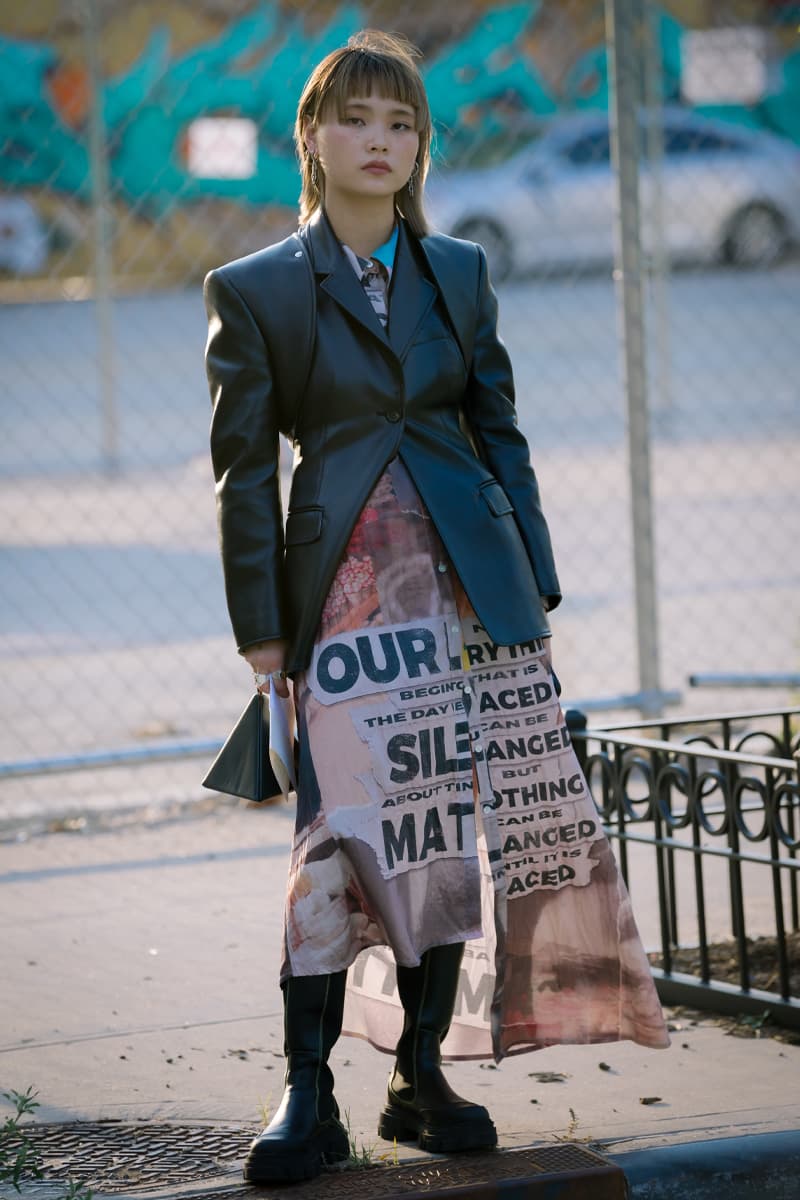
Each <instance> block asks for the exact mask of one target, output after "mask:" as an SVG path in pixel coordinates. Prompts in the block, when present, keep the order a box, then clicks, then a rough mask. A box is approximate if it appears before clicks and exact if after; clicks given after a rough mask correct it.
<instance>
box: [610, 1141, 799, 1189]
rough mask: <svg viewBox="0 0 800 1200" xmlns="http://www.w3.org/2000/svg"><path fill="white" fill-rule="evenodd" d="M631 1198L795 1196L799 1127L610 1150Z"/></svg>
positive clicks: (797, 1178)
mask: <svg viewBox="0 0 800 1200" xmlns="http://www.w3.org/2000/svg"><path fill="white" fill-rule="evenodd" d="M603 1152H604V1153H605V1154H606V1155H607V1157H608V1158H609V1159H610V1160H611V1161H612V1162H614V1163H616V1164H617V1166H619V1167H621V1168H622V1170H623V1172H624V1173H625V1178H626V1179H627V1180H628V1184H629V1186H630V1194H631V1198H632V1200H640V1198H641V1200H645V1197H646V1200H751V1198H752V1200H756V1198H758V1200H797V1198H798V1196H800V1129H787V1130H780V1131H778V1132H775V1133H757V1134H739V1135H734V1136H732V1137H725V1138H713V1139H711V1140H710V1141H695V1142H681V1143H678V1144H677V1145H673V1146H657V1147H651V1148H650V1149H647V1150H633V1151H630V1152H627V1153H623V1154H614V1153H613V1152H612V1151H611V1149H610V1147H609V1146H604V1147H603Z"/></svg>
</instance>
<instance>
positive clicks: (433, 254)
mask: <svg viewBox="0 0 800 1200" xmlns="http://www.w3.org/2000/svg"><path fill="white" fill-rule="evenodd" d="M417 245H418V246H419V247H420V249H421V250H422V252H423V254H424V255H425V258H426V260H427V263H428V266H429V267H430V269H431V271H432V273H433V277H434V279H435V280H436V282H437V284H438V285H439V292H440V294H441V297H442V301H443V303H444V306H445V308H446V310H447V315H448V317H449V318H450V323H451V325H452V327H453V330H454V332H455V335H456V337H457V338H458V344H459V346H460V347H461V353H462V355H463V357H464V363H465V364H466V367H467V370H469V369H470V366H471V364H472V350H473V344H474V341H475V313H476V292H475V282H474V281H473V280H472V279H465V278H464V270H463V266H462V264H461V263H460V262H459V261H458V260H457V259H456V257H455V256H454V255H452V254H450V253H448V245H447V240H446V239H444V238H437V237H423V238H419V239H418V240H417ZM475 261H476V263H477V259H476V260H475Z"/></svg>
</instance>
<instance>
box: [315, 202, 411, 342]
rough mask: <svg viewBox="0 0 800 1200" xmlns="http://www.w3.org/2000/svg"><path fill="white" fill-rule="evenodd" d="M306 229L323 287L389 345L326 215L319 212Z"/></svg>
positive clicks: (368, 330)
mask: <svg viewBox="0 0 800 1200" xmlns="http://www.w3.org/2000/svg"><path fill="white" fill-rule="evenodd" d="M307 229H308V238H309V242H310V245H311V253H312V258H313V262H314V272H315V274H316V275H317V277H320V276H321V277H322V278H320V287H321V288H322V289H323V291H325V292H327V293H328V295H329V296H332V297H333V299H334V300H335V301H336V303H337V304H339V305H341V307H342V308H343V309H345V311H346V312H347V313H349V315H350V316H351V317H353V318H354V319H355V320H356V321H358V322H359V324H360V325H361V326H363V328H364V329H365V330H366V331H367V333H371V334H372V336H373V337H376V338H377V339H378V341H379V342H381V344H382V345H384V346H388V345H389V339H388V338H387V336H386V331H385V330H384V328H383V326H382V325H381V323H380V321H379V320H378V317H377V314H376V312H375V309H374V308H373V307H372V305H371V304H370V302H369V297H368V296H367V294H366V292H365V291H364V289H363V287H362V286H361V282H360V280H359V279H358V277H357V275H356V273H355V271H354V270H353V268H352V267H351V266H350V263H349V262H348V261H347V258H346V256H345V254H344V251H343V250H342V248H341V246H340V245H339V241H338V239H337V237H336V234H335V233H334V232H333V229H332V228H331V225H330V222H329V221H328V218H327V216H326V215H325V213H324V212H322V211H321V210H318V211H317V212H316V213H315V214H314V216H313V217H312V219H311V221H310V222H309V224H308V226H307ZM390 320H391V318H390Z"/></svg>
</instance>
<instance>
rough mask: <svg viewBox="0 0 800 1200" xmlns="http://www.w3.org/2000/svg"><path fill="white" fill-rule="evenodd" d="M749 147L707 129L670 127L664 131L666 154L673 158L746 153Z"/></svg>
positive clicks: (735, 139) (733, 138)
mask: <svg viewBox="0 0 800 1200" xmlns="http://www.w3.org/2000/svg"><path fill="white" fill-rule="evenodd" d="M746 149H747V147H746V146H745V144H744V143H743V142H740V141H739V139H738V138H735V137H727V136H724V135H722V134H719V133H716V132H713V133H712V132H709V131H708V130H706V129H692V128H690V127H686V126H684V127H682V128H681V127H673V128H670V127H669V126H668V127H667V128H666V129H665V130H664V153H665V154H668V155H672V156H678V155H685V154H707V153H714V152H719V151H721V150H727V151H732V150H733V151H739V152H740V153H741V152H743V151H745V150H746Z"/></svg>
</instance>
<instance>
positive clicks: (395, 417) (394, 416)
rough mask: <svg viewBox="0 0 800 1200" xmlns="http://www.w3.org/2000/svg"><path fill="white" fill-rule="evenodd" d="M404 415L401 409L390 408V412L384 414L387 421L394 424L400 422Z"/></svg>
mask: <svg viewBox="0 0 800 1200" xmlns="http://www.w3.org/2000/svg"><path fill="white" fill-rule="evenodd" d="M402 415H403V414H402V413H401V412H400V410H399V408H390V409H389V411H388V412H386V413H384V416H385V417H386V420H387V421H391V422H392V423H393V424H394V423H396V422H397V421H399V420H400V419H401V417H402Z"/></svg>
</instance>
